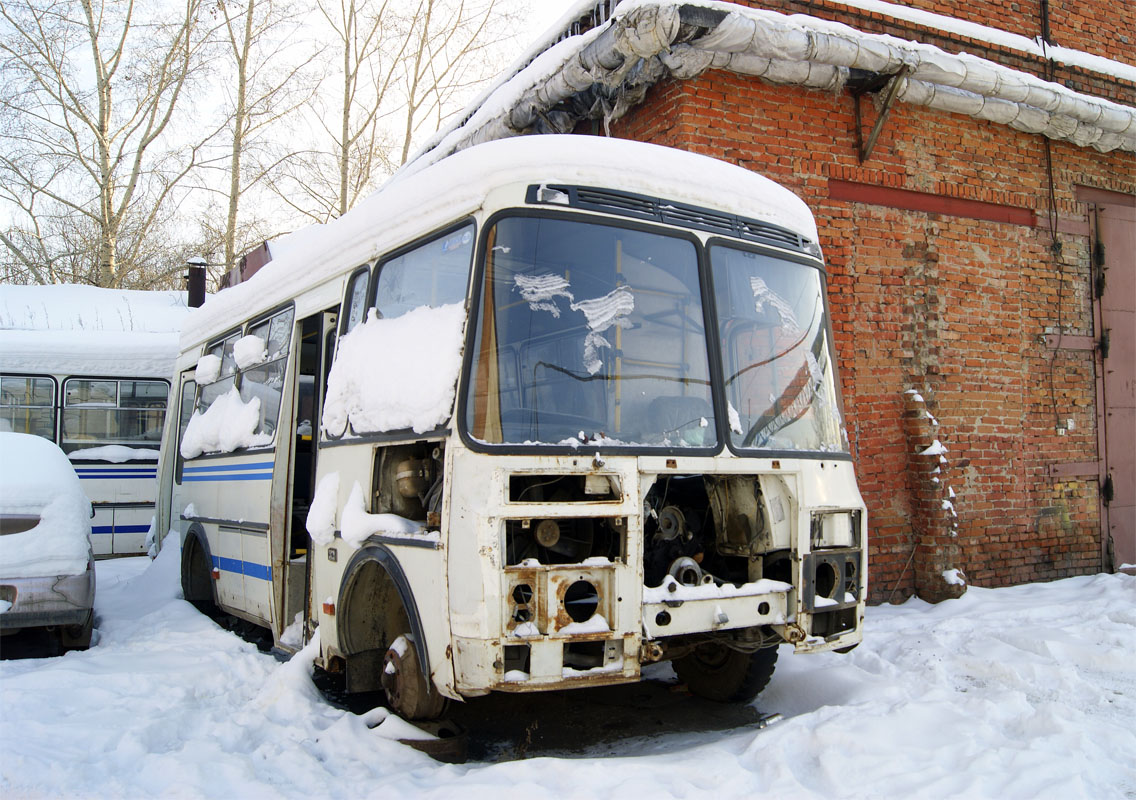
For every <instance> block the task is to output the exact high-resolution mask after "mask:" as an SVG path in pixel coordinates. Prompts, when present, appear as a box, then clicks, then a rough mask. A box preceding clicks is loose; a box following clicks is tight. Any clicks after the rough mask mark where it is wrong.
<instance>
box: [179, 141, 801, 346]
mask: <svg viewBox="0 0 1136 800" xmlns="http://www.w3.org/2000/svg"><path fill="white" fill-rule="evenodd" d="M517 182H523V183H543V182H549V183H574V184H583V185H614V186H617V187H618V188H620V189H622V190H625V191H630V192H637V193H640V194H645V195H650V196H655V197H663V198H665V199H668V200H672V201H675V202H686V203H690V204H692V205H699V206H703V207H709V208H722V209H723V210H729V211H731V212H732V213H736V214H739V215H741V216H745V217H750V218H754V219H758V220H761V221H764V222H770V223H772V224H775V225H779V226H780V227H782V228H787V229H789V230H793V231H795V232H797V233H799V234H800V235H802V236H805V237H806V238H808V239H810V240H811V241H814V242H815V241H816V240H817V229H816V223H815V221H814V219H813V216H812V213H811V211H809V209H808V206H807V205H805V202H804V201H803V200H801V199H800V198H799V197H798V196H797V195H795V194H794V193H793V192H791V191H789V190H788V189H786V188H785V187H783V186H781V185H780V184H778V183H777V182H775V181H773V180H771V179H769V178H766V177H765V176H763V175H760V174H758V173H756V172H752V171H750V170H747V169H744V168H743V167H738V166H735V165H733V164H729V163H727V162H724V161H719V160H717V159H713V158H710V157H709V156H703V155H698V154H694V153H689V152H686V151H682V150H675V149H672V148H667V147H663V146H661V145H655V144H647V143H645V142H635V141H629V140H625V139H608V138H606V137H599V136H573V135H571V134H561V135H558V136H555V137H551V136H527V137H520V138H512V139H498V140H493V141H489V142H485V143H482V144H479V145H475V146H473V147H470V148H467V149H464V150H461V151H459V152H457V153H454V154H453V155H451V156H449V157H448V158H445V159H440V160H439V161H437V162H435V163H433V164H430V165H428V166H425V167H423V168H422V169H420V170H419V171H417V172H415V173H414V174H411V175H405V176H403V177H402V178H401V179H400V180H398V181H392V182H389V183H388V184H387V185H386V186H384V187H383V188H382V189H380V190H379V191H378V192H376V193H375V194H373V195H371V196H370V197H368V198H366V199H365V200H364V201H363V202H361V203H360V204H358V205H357V206H355V208H353V209H351V210H350V211H348V212H347V214H345V215H344V216H342V217H340V218H339V219H337V220H334V221H332V222H329V223H326V224H323V225H311V226H309V227H307V228H303V229H301V230H298V231H296V232H294V233H291V234H289V235H288V236H285V237H283V238H282V239H280V240H277V241H274V242H272V243H271V244H270V248H271V250H272V252H273V254H274V256H273V260H272V261H270V262H268V263H267V264H266V265H265V266H264V267H262V268H261V269H260V270H258V271H257V272H256V274H254V275H253V276H252V277H251V278H249V280H247V281H245V282H243V283H240V284H237V285H236V286H233V287H230V288H228V289H224V290H223V291H221V292H218V293H217V294H215V295H210V296H209V297H207V298H206V301H205V305H203V306H202V307H201V308H199V309H194V310H193V311H191V312H190V314H189V315H188V316H187V317H186V321H185V324H184V325H183V326H182V334H181V348H182V349H188V348H189V347H192V346H196V345H198V344H200V343H202V342H204V341H206V340H207V339H209V338H211V337H213V336H216V335H217V334H218V333H220V332H221V330H222V329H224V328H227V327H232V326H233V325H234V324H235V323H236V321H238V320H244V319H248V318H250V316H251V315H254V314H255V313H259V312H260V311H265V310H268V309H271V308H274V307H276V306H279V305H280V304H282V303H284V302H287V301H288V300H289V299H291V298H293V297H295V296H297V295H299V294H301V293H302V292H304V291H307V290H308V289H310V288H313V287H315V286H318V285H319V284H321V283H324V282H325V281H328V280H331V279H334V278H337V277H342V276H344V275H346V274H347V272H348V271H349V270H351V269H354V268H355V267H357V266H359V265H360V264H363V263H367V262H370V261H372V260H373V259H375V258H376V257H378V256H381V255H383V254H384V253H387V252H390V251H391V250H393V249H394V248H396V247H398V246H401V245H402V244H405V243H406V242H408V241H411V240H413V238H417V237H418V236H420V235H422V234H424V233H425V232H427V231H430V230H435V229H437V228H438V227H440V226H442V225H445V224H447V223H450V222H453V221H454V220H457V219H460V218H461V217H462V216H463V215H466V214H471V213H473V212H474V211H476V210H477V209H478V208H480V206H481V204H482V203H483V202H484V200H485V196H486V193H487V192H488V191H489V190H490V189H492V188H495V187H498V186H502V185H505V184H509V183H517ZM723 197H729V198H730V202H729V204H728V205H729V208H728V209H727V208H725V205H726V204H725V203H724V201H723V200H722V198H723ZM377 219H381V220H383V225H382V226H381V227H380V226H376V225H375V224H374V221H375V220H377Z"/></svg>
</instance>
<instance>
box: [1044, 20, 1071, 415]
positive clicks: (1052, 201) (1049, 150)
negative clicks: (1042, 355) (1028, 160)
mask: <svg viewBox="0 0 1136 800" xmlns="http://www.w3.org/2000/svg"><path fill="white" fill-rule="evenodd" d="M1040 11H1041V39H1042V42H1043V43H1044V45H1045V47H1046V48H1048V47H1049V46H1050V45H1052V44H1053V42H1052V41H1051V40H1050V38H1049V36H1050V32H1049V0H1041V9H1040ZM1056 77H1057V63H1056V62H1055V61H1054V60H1053V59H1052V58H1050V59H1047V60H1046V62H1045V78H1046V80H1049V81H1053V80H1055V79H1056ZM1042 142H1043V144H1044V146H1045V176H1046V188H1047V190H1048V191H1047V198H1046V199H1047V201H1048V205H1049V207H1048V209H1047V211H1048V213H1047V214H1046V217H1047V220H1048V222H1049V252H1050V254H1051V255H1052V257H1053V262H1054V266H1055V267H1057V341H1056V343H1055V344H1054V346H1053V353H1052V354H1051V355H1050V357H1049V403H1050V405H1051V406H1052V408H1053V430H1054V431H1055V432H1057V431H1060V430H1061V412H1060V411H1059V410H1058V408H1057V379H1056V371H1057V354H1058V353H1059V352H1061V342H1062V339H1064V337H1065V317H1064V309H1065V303H1064V302H1063V299H1064V292H1065V260H1064V259H1063V258H1062V257H1061V241H1060V240H1059V239H1058V238H1057V186H1056V182H1055V181H1054V178H1053V147H1052V144H1051V142H1050V140H1049V138H1048V137H1042Z"/></svg>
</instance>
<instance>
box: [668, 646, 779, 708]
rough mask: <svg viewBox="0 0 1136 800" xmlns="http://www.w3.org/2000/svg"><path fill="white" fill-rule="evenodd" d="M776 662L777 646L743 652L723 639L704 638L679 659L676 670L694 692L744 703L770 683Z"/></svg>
mask: <svg viewBox="0 0 1136 800" xmlns="http://www.w3.org/2000/svg"><path fill="white" fill-rule="evenodd" d="M776 666H777V648H776V647H766V648H763V649H761V650H758V651H756V652H753V653H743V652H741V651H740V650H731V649H730V648H728V647H726V646H725V645H724V644H721V643H719V642H703V643H702V644H700V645H698V646H697V647H695V648H694V650H692V651H691V652H690V653H688V654H687V655H685V656H683V657H682V658H679V659H676V660H675V662H674V671H675V674H676V675H678V678H679V680H681V681H682V682H683V683H685V684H686V686H687V688H688V689H690V692H691V694H694V695H697V696H698V697H704V698H706V699H707V700H714V701H715V702H718V703H744V702H748V701H750V700H752V699H753V698H755V697H757V696H758V694H760V693H761V690H762V689H764V688H765V687H766V685H768V683H769V679H770V678H772V677H773V670H774V669H775V668H776Z"/></svg>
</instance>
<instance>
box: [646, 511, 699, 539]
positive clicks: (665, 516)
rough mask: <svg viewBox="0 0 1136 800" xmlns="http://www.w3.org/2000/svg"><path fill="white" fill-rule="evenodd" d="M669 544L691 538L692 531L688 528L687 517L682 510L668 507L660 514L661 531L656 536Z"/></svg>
mask: <svg viewBox="0 0 1136 800" xmlns="http://www.w3.org/2000/svg"><path fill="white" fill-rule="evenodd" d="M655 535H656V536H658V537H659V538H660V539H665V540H667V541H668V542H669V541H671V540H672V539H677V538H678V537H680V536H681V537H683V538H684V539H689V538H690V531H688V530H687V527H686V517H684V516H683V513H682V510H681V509H679V508H676V507H675V506H667V507H666V508H664V509H663V510H662V511H660V512H659V530H658V532H657V533H656V534H655Z"/></svg>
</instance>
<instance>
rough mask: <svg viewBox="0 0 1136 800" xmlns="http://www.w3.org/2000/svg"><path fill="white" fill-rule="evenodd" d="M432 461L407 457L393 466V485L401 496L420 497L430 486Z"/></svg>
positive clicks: (432, 470)
mask: <svg viewBox="0 0 1136 800" xmlns="http://www.w3.org/2000/svg"><path fill="white" fill-rule="evenodd" d="M433 473H434V462H433V461H428V460H426V459H421V460H418V459H407V460H406V461H402V462H400V463H399V464H398V466H396V467H395V476H394V477H395V486H396V487H397V488H398V493H399V494H400V495H402V496H403V497H413V498H420V497H422V496H423V495H425V494H426V491H427V489H429V488H430V478H431V477H432V476H433Z"/></svg>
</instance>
